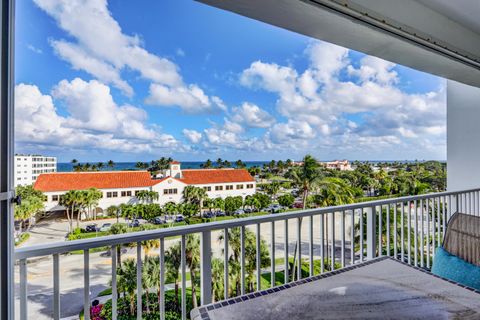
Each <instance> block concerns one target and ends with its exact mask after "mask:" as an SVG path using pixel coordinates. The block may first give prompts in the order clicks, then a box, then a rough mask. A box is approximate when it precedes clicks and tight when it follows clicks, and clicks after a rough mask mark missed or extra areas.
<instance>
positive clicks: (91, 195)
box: [83, 188, 103, 220]
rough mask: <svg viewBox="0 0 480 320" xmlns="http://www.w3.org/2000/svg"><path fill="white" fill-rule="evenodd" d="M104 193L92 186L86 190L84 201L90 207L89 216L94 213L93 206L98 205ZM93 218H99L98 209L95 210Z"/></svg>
mask: <svg viewBox="0 0 480 320" xmlns="http://www.w3.org/2000/svg"><path fill="white" fill-rule="evenodd" d="M102 197H103V193H102V192H101V191H100V190H98V189H97V188H90V189H88V190H86V191H85V194H84V195H83V201H84V204H85V206H86V207H87V208H88V216H89V217H90V216H91V215H92V208H95V207H96V206H97V205H98V202H99V201H100V199H102ZM93 219H94V220H96V219H97V212H96V210H95V211H94V212H93Z"/></svg>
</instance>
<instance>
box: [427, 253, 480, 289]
mask: <svg viewBox="0 0 480 320" xmlns="http://www.w3.org/2000/svg"><path fill="white" fill-rule="evenodd" d="M432 273H433V274H435V275H437V276H440V277H443V278H446V279H450V280H452V281H455V282H458V283H460V284H463V285H465V286H468V287H471V288H475V289H477V290H480V267H477V266H476V265H474V264H471V263H468V262H467V261H465V260H463V259H460V258H459V257H457V256H455V255H453V254H451V253H449V252H448V251H447V250H445V249H443V248H442V247H438V248H437V250H436V251H435V259H433V266H432Z"/></svg>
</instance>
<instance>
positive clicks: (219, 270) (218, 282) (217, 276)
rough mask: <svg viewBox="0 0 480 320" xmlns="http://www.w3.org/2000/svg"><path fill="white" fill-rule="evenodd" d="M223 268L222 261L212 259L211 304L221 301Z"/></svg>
mask: <svg viewBox="0 0 480 320" xmlns="http://www.w3.org/2000/svg"><path fill="white" fill-rule="evenodd" d="M223 266H224V265H223V261H222V259H219V258H212V302H215V301H218V300H221V299H222V296H223V294H222V293H223V283H224V281H223V271H224V267H223ZM224 298H225V299H226V298H227V297H224Z"/></svg>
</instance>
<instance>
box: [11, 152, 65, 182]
mask: <svg viewBox="0 0 480 320" xmlns="http://www.w3.org/2000/svg"><path fill="white" fill-rule="evenodd" d="M56 171H57V158H56V157H46V156H41V155H37V154H16V155H15V169H14V175H15V177H14V179H15V186H19V185H22V186H24V185H29V184H32V183H34V182H35V181H36V180H37V178H38V176H39V175H40V174H41V173H50V172H56Z"/></svg>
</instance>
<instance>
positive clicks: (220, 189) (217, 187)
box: [215, 186, 223, 191]
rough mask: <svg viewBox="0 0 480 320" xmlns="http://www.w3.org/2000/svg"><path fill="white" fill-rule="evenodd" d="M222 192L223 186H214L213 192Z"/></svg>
mask: <svg viewBox="0 0 480 320" xmlns="http://www.w3.org/2000/svg"><path fill="white" fill-rule="evenodd" d="M222 190H223V186H215V191H222Z"/></svg>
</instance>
